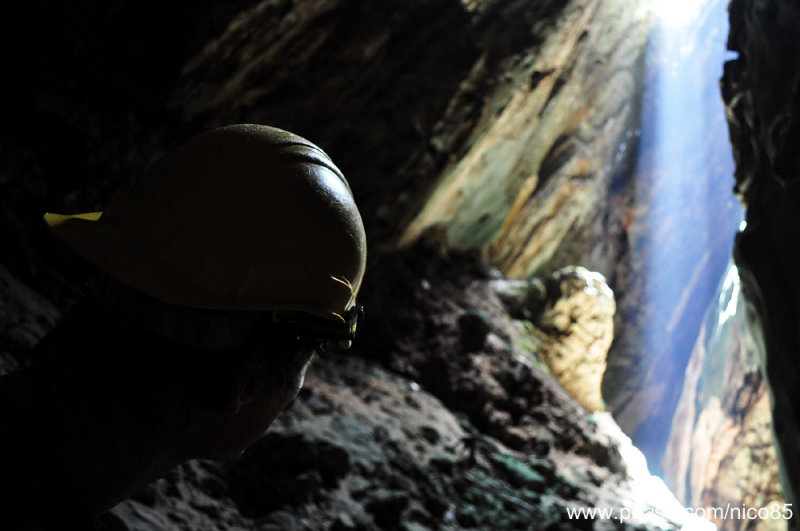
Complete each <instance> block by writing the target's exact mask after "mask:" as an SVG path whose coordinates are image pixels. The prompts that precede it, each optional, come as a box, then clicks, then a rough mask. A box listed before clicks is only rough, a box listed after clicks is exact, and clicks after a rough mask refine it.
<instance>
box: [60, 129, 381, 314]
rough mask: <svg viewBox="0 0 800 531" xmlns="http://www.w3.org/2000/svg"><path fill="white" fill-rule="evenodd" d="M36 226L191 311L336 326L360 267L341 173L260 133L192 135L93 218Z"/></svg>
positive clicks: (357, 224)
mask: <svg viewBox="0 0 800 531" xmlns="http://www.w3.org/2000/svg"><path fill="white" fill-rule="evenodd" d="M46 220H47V222H48V224H49V225H50V226H51V228H52V230H53V232H54V233H55V235H56V236H57V237H58V238H59V239H61V240H62V241H63V242H64V243H66V244H67V245H68V246H69V247H71V248H72V249H74V250H75V251H76V252H77V253H78V254H80V255H81V256H83V257H84V258H85V259H87V260H88V261H89V262H91V263H93V264H94V265H96V266H97V267H98V268H100V269H101V270H102V271H104V272H106V273H107V274H109V275H111V276H113V277H115V278H117V279H119V280H121V281H123V282H124V283H126V284H128V285H130V286H131V287H133V288H136V289H138V290H140V291H142V292H144V293H146V294H148V295H150V296H152V297H155V298H156V299H159V300H162V301H164V302H168V303H171V304H178V305H183V306H189V307H194V308H205V309H229V310H293V311H304V312H309V313H312V314H315V315H318V316H320V317H325V318H329V319H336V320H343V318H342V316H343V314H344V313H345V312H346V311H347V310H348V309H349V308H351V307H352V306H353V305H354V303H355V297H356V294H357V293H358V290H359V288H360V286H361V281H362V278H363V275H364V268H365V264H366V236H365V233H364V226H363V223H362V220H361V216H360V215H359V212H358V208H357V207H356V204H355V201H354V199H353V194H352V192H351V190H350V187H349V185H348V183H347V180H346V179H345V178H344V176H343V175H342V173H341V171H339V169H338V168H337V167H336V166H335V165H334V164H333V162H332V161H331V159H330V158H329V157H328V156H327V155H326V154H325V152H323V151H322V150H321V149H320V148H318V147H317V146H315V145H314V144H312V143H311V142H309V141H308V140H305V139H304V138H301V137H299V136H297V135H294V134H292V133H289V132H286V131H283V130H281V129H276V128H273V127H267V126H263V125H246V124H241V125H232V126H228V127H222V128H219V129H215V130H213V131H210V132H207V133H204V134H201V135H199V136H197V137H195V138H193V139H192V140H190V141H189V142H187V143H186V144H184V145H182V146H181V147H179V148H178V149H176V150H175V151H173V152H171V153H170V154H168V155H166V156H165V157H164V158H162V159H161V160H160V161H158V162H157V163H156V164H155V165H154V166H153V167H152V168H150V169H149V170H148V171H147V172H146V173H145V175H144V176H143V177H142V178H141V179H139V180H138V181H137V182H135V183H134V184H133V185H131V186H129V187H126V188H123V189H120V190H118V191H117V192H116V193H115V194H114V195H113V196H112V198H111V200H110V201H109V204H108V206H107V207H106V209H105V210H104V211H103V212H102V214H101V215H99V217H98V215H92V214H79V215H72V216H62V215H54V214H48V215H46Z"/></svg>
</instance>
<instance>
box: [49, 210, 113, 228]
mask: <svg viewBox="0 0 800 531" xmlns="http://www.w3.org/2000/svg"><path fill="white" fill-rule="evenodd" d="M102 215H103V213H102V212H84V213H83V214H53V213H52V212H47V213H46V214H45V215H44V220H45V221H46V222H47V224H48V225H50V226H51V227H55V226H57V225H61V224H62V223H64V222H65V221H69V220H71V219H83V220H86V221H97V220H99V219H100V216H102Z"/></svg>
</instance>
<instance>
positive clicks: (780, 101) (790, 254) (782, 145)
mask: <svg viewBox="0 0 800 531" xmlns="http://www.w3.org/2000/svg"><path fill="white" fill-rule="evenodd" d="M730 19H731V34H730V39H729V47H730V49H731V50H733V51H735V52H738V55H739V56H738V59H736V60H733V61H730V62H729V63H727V64H726V68H725V75H724V77H723V80H722V87H723V96H724V99H725V102H726V106H727V112H728V119H729V123H730V133H731V140H732V143H733V146H734V153H735V159H736V166H737V169H736V193H737V195H738V196H739V198H740V200H741V201H742V203H743V204H744V205H745V207H746V221H747V227H746V229H745V230H744V231H743V232H742V233H741V234H739V236H738V237H737V239H736V244H735V250H734V253H735V257H736V264H737V266H738V268H739V271H740V274H741V277H742V281H743V285H742V289H743V294H744V296H745V298H746V299H747V301H748V303H749V317H750V319H751V320H752V321H753V323H754V324H755V326H756V327H757V330H759V331H760V335H761V338H760V339H761V341H762V342H763V344H762V345H761V347H762V348H761V352H762V353H763V359H762V360H761V362H762V367H763V371H764V374H765V376H766V381H767V387H768V389H769V396H770V402H771V405H772V414H773V431H774V436H775V440H776V445H777V449H778V459H779V462H780V465H781V472H782V477H781V480H782V486H783V489H784V496H785V498H786V500H787V502H796V501H797V493H798V488H800V455H798V453H797V448H798V446H800V402H798V399H797V389H798V384H800V364H798V352H800V336H798V334H797V330H798V329H800V326H799V325H800V321H799V320H800V278H798V275H797V271H798V270H799V267H798V266H800V251H798V246H797V241H798V236H800V219H798V215H799V214H798V213H800V207H799V205H800V185H799V183H800V181H798V175H800V172H799V170H800V151H798V150H797V147H796V146H797V142H798V140H800V128H799V127H798V126H799V125H800V121H798V117H799V116H800V115H798V103H799V102H800V94H798V92H799V91H800V76H798V72H800V42H799V41H798V40H797V32H798V29H800V7H798V6H797V4H796V3H794V2H790V1H781V0H760V1H752V0H733V1H732V2H731V4H730ZM799 521H800V520H798V519H797V517H795V519H794V521H793V523H794V525H795V526H797V525H798V522H799Z"/></svg>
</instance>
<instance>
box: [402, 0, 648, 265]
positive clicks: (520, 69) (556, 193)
mask: <svg viewBox="0 0 800 531" xmlns="http://www.w3.org/2000/svg"><path fill="white" fill-rule="evenodd" d="M645 22H646V21H645V10H644V9H641V8H637V7H636V6H635V5H634V4H632V3H631V2H626V1H611V2H592V1H587V2H572V3H570V4H568V5H567V7H566V8H565V9H564V11H563V12H562V13H561V14H560V16H559V17H558V18H557V19H556V23H555V25H554V27H553V28H552V29H551V31H550V33H549V34H548V35H547V37H546V38H545V40H544V41H543V42H542V43H541V45H540V46H538V47H536V48H531V49H526V50H520V53H519V54H518V55H516V56H512V57H510V58H509V59H507V60H506V61H505V63H504V65H503V66H504V72H505V74H504V78H502V79H499V80H497V82H496V85H495V86H492V87H489V89H490V90H488V91H486V96H485V99H484V101H483V102H482V109H481V110H480V113H479V114H478V115H477V117H476V122H475V124H474V126H473V127H472V129H471V131H470V134H469V136H468V138H467V141H466V144H465V145H464V147H463V148H462V149H460V150H459V151H458V152H457V153H452V152H451V161H450V163H449V164H448V165H447V166H446V167H445V168H444V170H443V172H442V177H440V178H439V179H438V181H437V183H436V184H435V187H434V188H433V189H432V190H431V193H430V194H429V197H428V198H426V200H425V203H424V206H423V207H422V209H421V211H420V212H419V213H418V214H417V215H416V217H415V218H414V220H413V221H412V222H411V224H410V225H409V226H408V228H407V229H406V230H405V233H404V234H403V236H402V238H401V240H400V241H401V244H404V243H409V242H412V241H414V240H415V239H416V238H418V237H419V235H420V234H421V233H422V232H424V231H425V230H426V229H428V228H430V227H437V228H439V229H442V230H444V231H445V234H446V239H447V242H448V243H449V244H450V245H451V246H454V247H459V248H475V247H481V248H484V249H485V250H486V252H487V254H488V256H490V258H491V259H492V261H493V262H494V263H496V264H498V266H499V267H500V269H501V270H502V271H503V272H504V273H506V274H508V275H510V276H514V277H518V278H519V277H526V276H528V275H530V274H531V273H533V272H536V271H540V270H544V269H547V268H548V267H550V268H551V269H550V271H552V268H553V265H554V264H561V265H562V266H563V265H568V264H571V263H588V262H589V257H590V256H592V255H599V256H595V258H596V259H595V260H594V263H595V264H596V263H597V262H600V261H601V260H602V259H603V258H605V261H606V262H605V263H603V265H604V266H609V267H610V268H611V269H613V266H611V264H610V262H613V260H614V258H616V257H614V256H609V249H613V246H601V245H599V244H598V243H597V242H599V241H605V240H606V237H605V236H606V234H605V232H606V230H607V229H608V226H607V225H606V224H608V223H609V220H608V210H607V206H606V201H607V199H608V195H609V188H610V183H611V179H612V177H613V175H614V174H615V172H616V171H618V170H619V166H620V164H619V162H620V161H621V160H622V157H619V156H617V155H618V153H617V149H618V146H619V145H620V143H621V142H622V140H623V139H624V134H625V132H626V130H633V129H635V128H636V124H637V120H638V100H639V94H640V92H641V85H640V83H641V79H642V75H641V67H642V65H641V63H640V61H641V59H642V51H643V49H644V42H645V38H646V33H647V32H646V29H647V24H646V23H645ZM476 66H481V67H482V65H481V64H479V65H476ZM480 74H481V72H480V71H478V72H475V75H480ZM473 85H474V83H473ZM452 103H457V102H456V101H454V102H452ZM452 103H451V105H452ZM446 125H448V124H447V123H446V122H445V123H443V124H442V126H446ZM432 141H438V138H437V137H434V138H433V139H432ZM439 142H440V141H439ZM456 154H457V156H456ZM568 234H569V236H568ZM601 235H602V237H601ZM592 242H594V244H593V243H592ZM601 247H602V248H601Z"/></svg>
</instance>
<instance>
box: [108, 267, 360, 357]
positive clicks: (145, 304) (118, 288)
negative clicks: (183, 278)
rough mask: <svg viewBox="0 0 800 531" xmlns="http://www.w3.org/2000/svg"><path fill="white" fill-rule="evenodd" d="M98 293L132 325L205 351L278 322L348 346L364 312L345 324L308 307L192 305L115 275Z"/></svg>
mask: <svg viewBox="0 0 800 531" xmlns="http://www.w3.org/2000/svg"><path fill="white" fill-rule="evenodd" d="M93 295H94V296H95V297H96V298H97V299H98V300H99V302H100V304H102V306H103V307H104V308H105V309H107V310H108V311H109V312H110V313H111V314H112V315H114V316H115V317H116V318H117V319H118V320H119V321H120V322H121V323H124V324H125V325H126V326H127V327H128V328H132V329H135V330H142V331H146V332H150V333H153V334H156V335H159V336H161V337H164V338H166V339H169V340H171V341H174V342H176V343H179V344H181V345H185V346H189V347H192V348H196V349H199V350H228V349H233V348H236V347H239V346H241V345H243V344H244V343H245V342H246V341H247V340H248V339H249V338H250V337H252V336H253V334H254V333H255V332H256V331H257V330H259V329H262V328H264V327H269V326H274V325H275V324H281V325H287V326H289V327H291V328H292V329H293V331H294V333H295V334H296V335H297V338H298V339H305V340H312V341H319V342H320V343H323V344H325V345H326V346H329V347H335V348H339V349H347V348H350V345H351V344H352V341H353V339H354V338H355V337H356V333H357V332H358V329H359V324H360V322H362V321H363V315H364V308H363V306H356V307H353V308H351V309H350V310H348V311H347V313H346V314H345V315H344V316H343V317H344V318H345V322H343V323H342V322H337V321H333V320H328V319H323V318H321V317H316V316H314V315H311V314H307V313H304V312H283V311H281V312H276V311H272V310H265V311H254V310H204V309H198V308H190V307H187V306H178V305H175V304H169V303H166V302H162V301H160V300H158V299H155V298H153V297H150V296H149V295H147V294H145V293H142V292H140V291H138V290H135V289H133V288H131V287H129V286H127V285H126V284H123V283H122V282H120V281H118V280H116V279H114V278H112V277H109V276H104V277H103V279H102V280H101V281H100V282H99V283H98V285H97V286H96V288H95V289H94V290H93Z"/></svg>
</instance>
